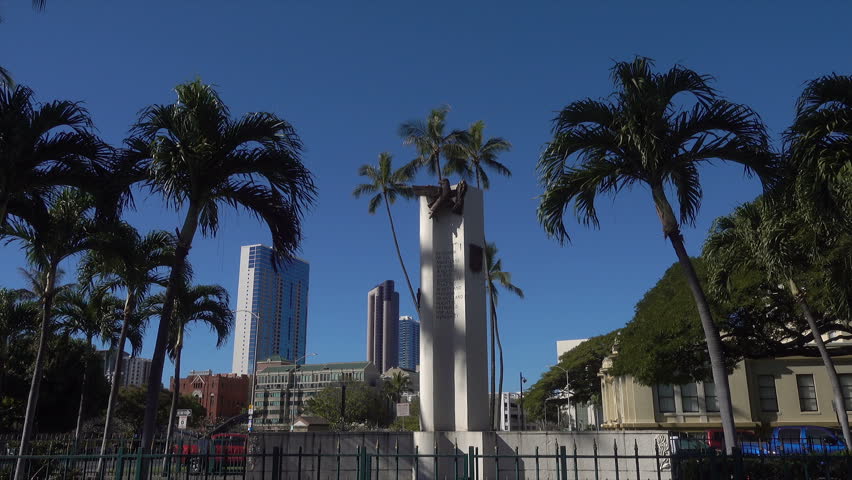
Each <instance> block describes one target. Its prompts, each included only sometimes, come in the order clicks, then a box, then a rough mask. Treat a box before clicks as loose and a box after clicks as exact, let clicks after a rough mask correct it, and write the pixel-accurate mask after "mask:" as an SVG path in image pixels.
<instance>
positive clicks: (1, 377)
mask: <svg viewBox="0 0 852 480" xmlns="http://www.w3.org/2000/svg"><path fill="white" fill-rule="evenodd" d="M37 317H38V305H37V304H36V303H35V302H33V301H32V300H31V299H30V296H29V295H28V293H27V292H25V291H24V290H13V289H9V288H0V398H3V390H4V387H5V384H6V381H5V380H6V371H7V364H6V361H7V358H8V357H9V346H10V345H11V344H12V343H15V342H17V341H20V339H21V338H22V337H24V336H26V335H30V334H32V333H33V332H34V331H35V326H36V318H37Z"/></svg>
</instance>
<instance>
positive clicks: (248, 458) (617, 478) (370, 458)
mask: <svg viewBox="0 0 852 480" xmlns="http://www.w3.org/2000/svg"><path fill="white" fill-rule="evenodd" d="M631 450H632V451H627V452H620V451H619V450H618V448H617V445H614V450H613V453H612V454H606V455H601V454H599V453H598V449H597V447H595V448H593V450H592V451H591V452H585V453H583V452H578V451H577V448H576V447H573V448H572V447H568V446H558V447H556V448H554V449H552V450H550V451H548V452H544V451H539V450H538V449H536V451H535V452H534V453H532V454H521V453H517V451H516V453H515V454H513V455H497V454H489V453H483V452H480V451H479V450H478V449H476V448H470V449H468V450H467V451H461V450H459V449H450V450H448V451H447V452H445V453H437V454H426V453H422V452H420V451H419V450H418V449H417V448H415V449H414V451H413V452H400V451H399V448H395V449H392V450H391V451H387V450H384V451H382V450H381V449H379V448H378V447H377V446H369V445H364V446H360V447H358V448H357V449H356V450H355V451H349V452H341V451H340V449H339V448H338V449H336V451H330V452H324V451H322V450H321V449H320V450H319V451H310V452H307V451H303V450H302V448H301V447H300V448H299V449H298V450H297V451H283V450H282V449H281V448H280V447H273V448H272V449H271V451H268V452H249V453H247V452H246V451H245V449H243V450H242V451H224V450H221V449H220V450H217V449H216V448H215V446H214V445H212V444H209V445H208V448H207V449H206V450H201V451H198V450H189V451H188V450H185V449H184V448H183V445H181V444H180V443H178V444H177V445H176V447H175V449H174V450H173V451H174V452H177V453H169V454H163V453H151V454H143V453H142V452H141V451H140V450H139V449H136V451H133V452H131V451H127V450H125V449H124V448H123V447H119V448H118V449H117V450H116V451H111V452H110V453H109V454H107V455H104V456H100V455H97V454H62V453H45V454H34V455H26V456H23V457H19V456H17V455H3V456H0V479H6V478H11V477H12V475H13V473H14V469H15V466H16V463H17V462H18V460H19V459H20V460H22V461H23V468H24V477H23V478H27V479H115V480H119V479H126V480H153V479H175V480H178V479H197V480H200V479H204V480H208V479H210V480H214V479H215V480H227V479H246V478H248V479H274V480H280V479H304V480H318V479H323V480H325V479H332V480H334V479H336V480H340V479H357V480H373V479H375V480H385V479H422V478H429V479H433V478H434V479H438V478H441V479H460V480H478V479H492V478H493V479H501V480H502V479H536V480H542V479H551V480H591V479H594V480H622V479H623V480H654V479H656V480H667V479H677V480H721V479H726V480H746V479H747V480H762V479H766V480H776V479H777V480H800V479H805V480H829V479H831V480H834V479H837V480H841V479H843V480H852V457H850V456H849V455H846V454H845V453H844V454H828V453H823V454H795V455H793V454H791V455H773V456H770V455H755V456H751V455H742V454H740V453H735V454H734V455H730V456H727V455H724V454H718V453H715V452H712V451H705V452H694V453H680V454H664V453H661V452H660V451H659V448H657V447H655V449H654V451H653V452H650V454H641V453H640V451H639V447H638V445H637V444H634V448H633V449H631ZM181 452H185V453H181ZM99 468H100V470H99Z"/></svg>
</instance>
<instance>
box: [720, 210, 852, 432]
mask: <svg viewBox="0 0 852 480" xmlns="http://www.w3.org/2000/svg"><path fill="white" fill-rule="evenodd" d="M788 198H789V197H788ZM772 207H773V209H776V211H775V212H773V211H771V210H770V209H769V207H768V206H767V205H766V203H765V202H764V201H763V199H760V198H759V199H757V200H755V201H754V202H753V203H747V204H744V205H741V206H740V207H737V209H736V210H734V212H733V214H731V215H729V216H726V217H721V218H719V219H717V220H716V221H715V222H714V224H713V227H712V228H711V230H710V235H709V237H708V238H707V241H706V243H705V244H704V258H705V259H706V260H707V264H708V266H709V267H710V275H711V279H712V280H711V285H712V288H713V289H714V290H716V291H717V292H720V293H723V294H724V293H725V291H726V287H727V284H728V281H727V280H728V278H729V277H730V275H731V274H733V273H734V272H737V271H746V270H752V271H755V270H756V271H763V272H766V275H767V277H768V280H769V281H770V282H779V281H780V282H783V284H786V285H787V287H788V288H789V291H790V294H791V295H792V296H793V298H794V299H795V300H796V302H797V303H798V304H799V307H800V308H801V310H802V314H803V316H804V317H805V320H806V321H807V323H808V328H809V329H810V331H811V335H812V336H813V339H814V344H816V347H817V350H818V351H819V353H820V356H821V357H822V361H823V364H824V365H825V369H826V372H827V374H828V378H829V381H830V383H831V387H832V390H833V393H834V401H833V404H834V411H835V413H836V414H837V420H838V422H839V423H840V426H841V429H842V430H843V437H844V440H845V441H846V445H847V449H849V448H852V436H850V432H849V419H848V417H847V415H846V406H845V403H844V400H843V389H842V387H841V385H840V380H839V378H838V377H837V370H836V369H835V367H834V361H833V360H832V359H831V356H830V355H829V353H828V349H827V348H826V346H825V342H823V339H822V332H821V331H820V329H819V327H818V326H817V320H816V316H815V315H814V312H813V309H812V308H811V305H810V303H809V302H808V300H807V296H806V295H805V292H804V290H803V289H802V288H801V287H800V285H799V283H798V280H797V277H798V278H801V274H802V273H803V272H805V271H807V270H813V267H814V261H813V260H814V259H813V258H812V255H810V251H812V250H813V249H812V248H809V247H808V246H807V244H810V243H813V242H814V240H815V239H813V238H810V239H808V238H806V237H812V236H813V235H814V230H813V227H812V226H810V225H808V224H807V223H806V222H804V221H802V219H801V218H798V216H796V215H795V208H794V207H792V206H789V207H788V208H786V209H778V207H779V205H777V204H774V205H772ZM791 212H792V214H791ZM817 268H818V267H817Z"/></svg>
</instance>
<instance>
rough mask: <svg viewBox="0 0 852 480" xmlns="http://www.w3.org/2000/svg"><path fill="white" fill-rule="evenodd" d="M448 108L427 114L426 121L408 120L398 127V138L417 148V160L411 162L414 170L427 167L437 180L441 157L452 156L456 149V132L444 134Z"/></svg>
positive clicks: (440, 177) (440, 175) (439, 173)
mask: <svg viewBox="0 0 852 480" xmlns="http://www.w3.org/2000/svg"><path fill="white" fill-rule="evenodd" d="M449 111H450V109H449V107H446V106H444V107H441V108H436V109H434V110H432V111H431V112H429V115H428V116H427V117H426V121H425V122H424V121H423V120H410V121H408V122H405V123H403V124H402V125H400V126H399V136H401V137H402V142H403V143H404V144H406V145H414V146H415V147H416V148H417V158H415V159H414V161H413V162H411V165H412V166H413V167H415V168H419V167H428V168H430V169H432V171H433V172H435V175H436V176H437V177H438V180H439V181H440V180H442V179H443V178H444V176H443V175H442V174H441V156H442V155H443V156H445V157H446V156H447V155H448V154H449V155H452V154H453V152H454V151H455V149H456V146H455V144H456V142H457V141H458V136H459V134H458V132H456V131H453V132H450V133H448V134H444V129H445V126H446V120H447V113H448V112H449Z"/></svg>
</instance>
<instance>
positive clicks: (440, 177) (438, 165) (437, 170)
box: [434, 150, 444, 185]
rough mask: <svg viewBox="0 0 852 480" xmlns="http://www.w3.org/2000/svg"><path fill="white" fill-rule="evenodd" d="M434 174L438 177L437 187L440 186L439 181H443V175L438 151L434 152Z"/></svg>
mask: <svg viewBox="0 0 852 480" xmlns="http://www.w3.org/2000/svg"><path fill="white" fill-rule="evenodd" d="M434 164H435V165H434V166H435V173H436V174H437V175H438V185H440V184H441V180H443V179H444V175H443V174H442V173H441V151H440V150H438V151H436V152H435V162H434Z"/></svg>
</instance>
